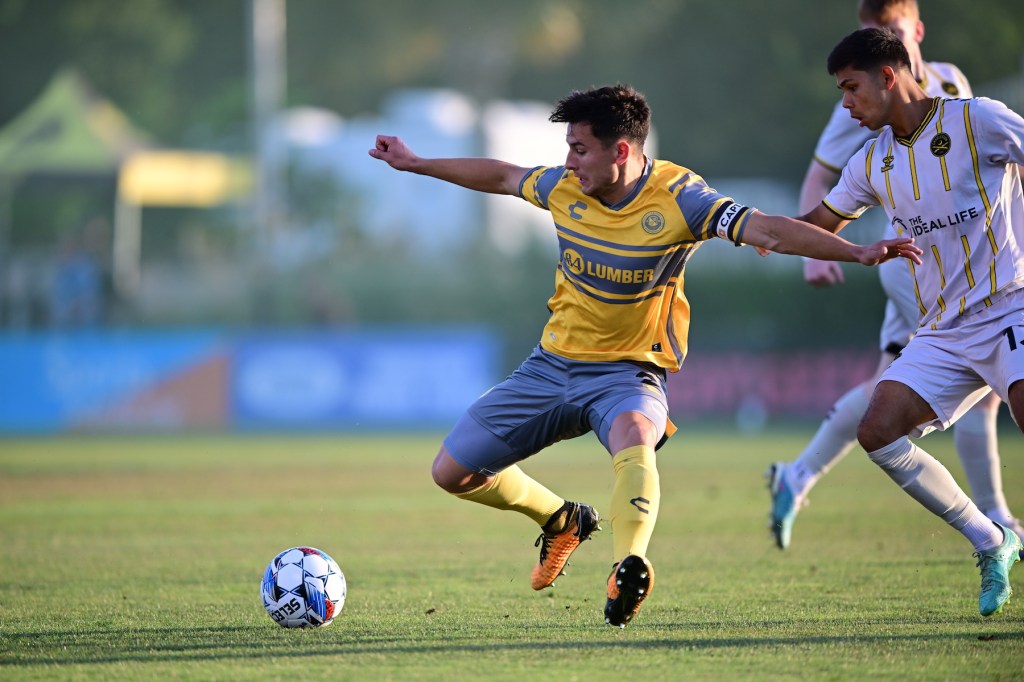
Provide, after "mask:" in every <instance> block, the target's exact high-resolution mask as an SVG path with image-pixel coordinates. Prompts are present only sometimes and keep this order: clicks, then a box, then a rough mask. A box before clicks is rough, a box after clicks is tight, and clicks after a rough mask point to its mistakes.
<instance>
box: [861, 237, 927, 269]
mask: <svg viewBox="0 0 1024 682" xmlns="http://www.w3.org/2000/svg"><path fill="white" fill-rule="evenodd" d="M922 253H924V251H922V250H921V249H920V248H919V247H917V246H914V239H913V238H912V237H896V238H895V239H883V240H882V241H880V242H875V243H874V244H869V245H868V246H861V247H858V248H857V261H858V262H860V263H861V264H863V265H878V264H879V263H884V262H885V261H887V260H892V259H893V258H906V259H908V260H910V261H911V262H913V263H915V264H917V265H921V254H922Z"/></svg>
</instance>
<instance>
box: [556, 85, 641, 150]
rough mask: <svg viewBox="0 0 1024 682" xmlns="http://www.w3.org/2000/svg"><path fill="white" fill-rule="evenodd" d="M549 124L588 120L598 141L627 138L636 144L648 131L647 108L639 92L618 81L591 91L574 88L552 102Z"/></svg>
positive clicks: (584, 121)
mask: <svg viewBox="0 0 1024 682" xmlns="http://www.w3.org/2000/svg"><path fill="white" fill-rule="evenodd" d="M548 120H550V121H551V122H552V123H589V124H590V130H591V132H592V133H593V135H594V137H596V138H597V139H598V140H600V141H601V144H603V145H605V146H606V147H607V146H608V145H611V144H613V143H614V142H615V141H616V140H620V139H623V138H625V139H627V140H629V141H631V142H635V143H637V144H639V145H643V143H644V141H646V140H647V135H648V134H649V133H650V131H651V108H650V107H649V106H648V105H647V99H646V98H645V97H644V96H643V94H642V93H640V92H637V91H636V90H634V89H633V88H632V87H631V86H629V85H623V84H622V83H619V84H617V85H608V86H605V87H603V88H594V89H591V90H585V91H580V90H574V91H573V92H571V93H569V94H568V95H566V96H565V97H563V98H562V99H560V100H559V101H558V103H557V104H556V105H555V109H554V111H552V112H551V116H550V117H549V118H548Z"/></svg>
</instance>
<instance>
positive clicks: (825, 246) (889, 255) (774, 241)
mask: <svg viewBox="0 0 1024 682" xmlns="http://www.w3.org/2000/svg"><path fill="white" fill-rule="evenodd" d="M803 218H804V220H808V221H809V222H804V220H797V219H794V218H787V217H785V216H774V215H765V214H764V213H759V212H754V213H753V214H752V215H751V216H750V218H749V219H748V220H747V224H746V226H745V227H744V230H743V237H742V239H743V241H744V242H746V243H747V244H751V245H753V246H757V247H761V248H764V249H767V250H769V251H775V252H777V253H787V254H793V255H798V256H807V257H809V258H817V259H819V260H833V261H846V262H851V263H861V264H863V265H878V264H879V263H882V262H884V261H887V260H891V259H893V258H897V257H903V258H909V259H911V260H912V261H914V262H915V263H918V264H920V263H921V259H920V254H921V249H919V248H918V247H916V246H914V244H913V241H914V240H913V239H911V238H910V237H897V238H894V239H883V240H882V241H878V242H875V243H874V244H868V245H865V246H861V245H858V244H853V243H852V242H848V241H846V240H845V239H843V238H842V237H839V236H837V235H836V234H834V233H835V232H837V231H838V230H839V229H841V228H842V227H843V226H844V225H846V223H847V222H849V221H846V220H842V219H840V218H839V217H838V216H836V215H835V214H833V213H832V212H831V211H829V210H828V209H826V208H825V207H824V206H820V207H818V208H816V209H815V210H814V211H811V213H810V214H808V215H807V216H804V217H803ZM811 223H817V224H811Z"/></svg>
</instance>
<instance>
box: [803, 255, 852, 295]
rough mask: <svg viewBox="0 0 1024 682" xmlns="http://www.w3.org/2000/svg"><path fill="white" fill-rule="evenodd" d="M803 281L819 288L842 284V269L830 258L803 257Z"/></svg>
mask: <svg viewBox="0 0 1024 682" xmlns="http://www.w3.org/2000/svg"><path fill="white" fill-rule="evenodd" d="M804 281H805V282H807V283H808V284H810V285H811V286H812V287H815V288H818V289H821V288H824V287H830V286H833V285H835V284H842V283H843V282H844V281H845V280H844V279H843V269H842V268H841V267H840V266H839V263H837V262H835V261H832V260H816V259H814V258H805V259H804Z"/></svg>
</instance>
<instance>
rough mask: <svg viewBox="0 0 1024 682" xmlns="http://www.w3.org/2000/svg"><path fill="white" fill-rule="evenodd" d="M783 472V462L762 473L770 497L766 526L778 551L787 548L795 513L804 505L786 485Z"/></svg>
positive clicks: (776, 463)
mask: <svg viewBox="0 0 1024 682" xmlns="http://www.w3.org/2000/svg"><path fill="white" fill-rule="evenodd" d="M785 471H786V464H785V463H784V462H775V463H774V464H772V465H771V466H770V467H769V468H768V471H766V472H765V473H764V475H765V477H766V478H767V479H768V492H769V493H770V494H771V496H772V511H771V514H770V518H771V521H770V522H769V524H768V526H769V527H770V528H771V530H772V535H773V536H774V537H775V544H776V545H777V546H778V548H779V549H786V548H787V547H789V540H790V537H791V536H792V535H793V521H795V520H796V513H797V511H798V510H799V509H800V507H801V506H802V505H803V504H804V501H803V500H797V498H796V496H795V495H793V490H792V489H791V488H790V487H789V484H788V483H786V476H785Z"/></svg>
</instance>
